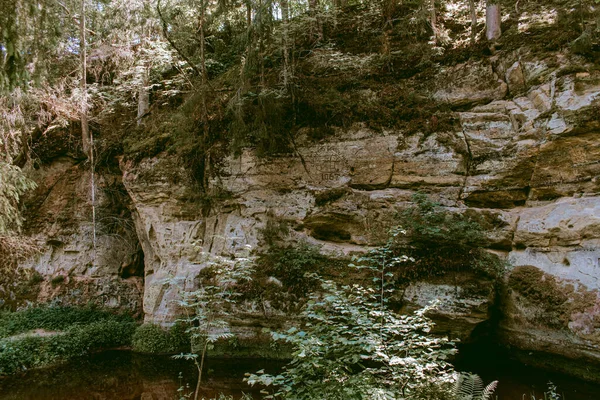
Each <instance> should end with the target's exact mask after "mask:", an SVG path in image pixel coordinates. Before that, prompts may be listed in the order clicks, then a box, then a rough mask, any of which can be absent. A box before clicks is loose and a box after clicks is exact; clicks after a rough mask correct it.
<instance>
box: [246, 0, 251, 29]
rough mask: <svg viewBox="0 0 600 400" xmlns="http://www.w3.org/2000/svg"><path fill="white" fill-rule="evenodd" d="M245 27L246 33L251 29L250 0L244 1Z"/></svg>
mask: <svg viewBox="0 0 600 400" xmlns="http://www.w3.org/2000/svg"><path fill="white" fill-rule="evenodd" d="M246 27H247V28H248V31H250V28H251V27H252V2H251V1H250V0H246Z"/></svg>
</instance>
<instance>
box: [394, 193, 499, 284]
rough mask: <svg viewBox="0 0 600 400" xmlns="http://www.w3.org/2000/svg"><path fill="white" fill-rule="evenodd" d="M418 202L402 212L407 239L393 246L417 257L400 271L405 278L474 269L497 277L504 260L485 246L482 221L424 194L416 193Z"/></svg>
mask: <svg viewBox="0 0 600 400" xmlns="http://www.w3.org/2000/svg"><path fill="white" fill-rule="evenodd" d="M413 201H414V202H415V205H414V206H413V207H410V208H408V209H406V210H405V211H404V212H403V213H401V214H400V215H399V222H400V225H401V226H402V227H403V228H404V229H405V230H406V236H407V240H405V241H404V240H398V241H396V242H395V243H394V244H393V245H392V246H391V247H392V248H394V249H395V251H396V252H400V253H405V254H407V255H408V256H410V257H412V258H414V261H413V262H411V263H409V264H407V266H406V268H404V270H403V271H402V272H401V278H403V279H405V280H413V279H418V278H420V277H424V276H432V275H441V274H444V273H446V272H449V271H469V270H470V271H475V272H477V273H481V274H483V275H486V276H489V277H493V278H497V277H498V276H500V275H501V274H502V272H503V271H504V268H505V266H504V263H503V262H502V261H501V260H500V259H499V258H498V257H497V256H495V255H493V254H490V253H488V252H486V251H485V250H484V249H483V248H482V247H484V246H485V245H486V244H487V239H486V237H485V231H484V229H483V227H482V222H481V221H480V220H477V219H475V218H472V217H469V216H467V215H465V214H461V213H451V212H448V211H446V210H444V209H443V208H442V207H441V206H440V205H439V204H437V203H435V202H432V201H431V200H429V199H428V198H427V196H426V195H424V194H416V195H414V196H413Z"/></svg>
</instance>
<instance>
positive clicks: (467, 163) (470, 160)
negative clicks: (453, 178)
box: [456, 122, 473, 202]
mask: <svg viewBox="0 0 600 400" xmlns="http://www.w3.org/2000/svg"><path fill="white" fill-rule="evenodd" d="M461 128H462V135H463V141H464V142H465V147H466V149H467V154H466V155H464V157H465V158H464V159H463V160H464V164H465V179H463V184H462V186H461V187H460V190H459V191H458V198H457V199H456V200H457V201H458V202H460V201H461V199H462V195H463V193H464V191H465V188H466V187H467V180H468V179H469V177H470V173H471V164H472V163H473V153H471V146H470V144H469V140H468V139H467V133H466V132H465V128H464V125H463V124H462V122H461Z"/></svg>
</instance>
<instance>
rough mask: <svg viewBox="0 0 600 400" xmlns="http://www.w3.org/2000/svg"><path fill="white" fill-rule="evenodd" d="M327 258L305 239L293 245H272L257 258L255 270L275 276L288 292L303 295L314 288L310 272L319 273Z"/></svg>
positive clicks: (265, 274) (313, 280)
mask: <svg viewBox="0 0 600 400" xmlns="http://www.w3.org/2000/svg"><path fill="white" fill-rule="evenodd" d="M328 261H329V260H327V258H326V257H325V256H323V255H322V254H320V253H319V248H318V247H316V246H313V245H311V244H309V243H307V242H305V241H301V242H300V243H298V245H296V246H293V247H272V248H270V249H269V251H268V252H267V253H266V254H263V255H262V256H261V257H260V258H259V260H258V268H257V272H259V273H260V274H262V275H264V276H267V277H269V276H272V277H275V278H277V279H278V280H279V281H280V282H281V283H282V285H283V287H284V288H286V290H287V291H288V292H291V293H293V294H295V295H298V296H301V297H304V296H306V295H307V294H308V293H310V292H312V290H313V289H314V288H315V283H316V281H315V278H314V276H313V275H311V274H321V273H322V272H323V270H324V267H325V265H326V264H327V263H328Z"/></svg>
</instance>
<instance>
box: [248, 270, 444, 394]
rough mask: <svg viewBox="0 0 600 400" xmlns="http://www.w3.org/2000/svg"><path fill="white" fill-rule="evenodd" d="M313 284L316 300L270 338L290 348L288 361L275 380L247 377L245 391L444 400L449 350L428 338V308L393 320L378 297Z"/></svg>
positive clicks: (371, 292)
mask: <svg viewBox="0 0 600 400" xmlns="http://www.w3.org/2000/svg"><path fill="white" fill-rule="evenodd" d="M321 283H322V289H323V293H322V294H321V295H318V296H317V295H315V296H313V297H312V298H311V301H309V303H308V304H307V306H306V308H305V309H304V310H303V312H302V314H301V317H302V318H303V320H304V324H303V326H302V328H301V329H297V328H292V329H290V330H288V331H287V332H284V333H274V334H273V338H274V339H275V340H282V341H285V342H287V343H291V344H292V345H294V347H295V351H294V353H293V360H292V361H291V362H290V364H288V366H287V367H286V368H285V370H284V371H283V372H282V373H281V374H280V375H277V376H272V375H268V374H264V373H261V371H259V373H257V374H253V375H250V377H249V378H248V379H247V380H248V382H249V383H250V384H251V385H253V384H262V385H265V386H267V387H275V389H274V390H273V392H272V394H271V395H270V396H267V397H266V398H283V399H324V398H326V399H340V400H342V399H344V400H345V399H364V398H370V399H375V398H378V399H395V398H407V397H406V396H408V398H411V399H418V398H426V397H419V396H422V395H425V393H427V392H428V391H430V390H431V386H436V385H440V386H445V387H446V389H445V390H444V391H443V392H445V396H446V397H445V398H449V387H447V385H448V384H450V383H451V382H453V379H454V378H453V375H452V368H451V366H450V364H448V362H447V357H448V356H450V355H451V354H453V353H454V352H455V350H454V348H453V346H452V342H450V341H448V340H447V339H445V338H435V337H432V336H429V332H430V331H431V329H432V327H433V323H432V322H431V320H430V319H429V318H427V317H426V316H425V313H426V312H427V311H428V310H429V309H430V308H426V309H422V310H419V311H418V312H416V313H415V314H413V315H404V316H399V315H396V314H394V313H393V312H391V311H390V310H389V309H387V308H386V309H384V310H383V311H382V310H381V308H380V293H379V291H378V290H375V289H372V288H365V287H362V286H360V285H352V286H343V287H338V286H337V285H336V284H335V283H333V282H331V281H322V282H321ZM442 398H444V397H438V399H442Z"/></svg>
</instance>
